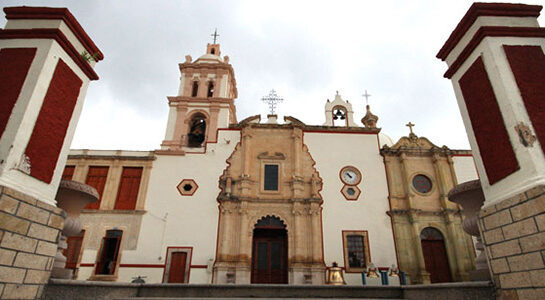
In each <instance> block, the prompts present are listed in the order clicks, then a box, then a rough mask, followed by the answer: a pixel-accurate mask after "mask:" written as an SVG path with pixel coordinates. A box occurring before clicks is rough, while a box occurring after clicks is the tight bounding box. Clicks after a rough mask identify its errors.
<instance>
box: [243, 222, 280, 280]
mask: <svg viewBox="0 0 545 300" xmlns="http://www.w3.org/2000/svg"><path fill="white" fill-rule="evenodd" d="M251 282H252V283H288V232H287V230H286V224H284V222H283V221H282V220H281V219H280V218H278V217H276V216H266V217H263V218H261V219H260V220H259V221H257V223H256V224H255V226H254V230H253V242H252V274H251Z"/></svg>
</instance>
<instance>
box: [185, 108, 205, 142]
mask: <svg viewBox="0 0 545 300" xmlns="http://www.w3.org/2000/svg"><path fill="white" fill-rule="evenodd" d="M205 137H206V117H205V116H204V115H203V114H201V113H196V114H195V115H193V117H192V118H191V121H190V123H189V132H188V134H187V146H188V147H200V146H202V143H203V142H204V139H205Z"/></svg>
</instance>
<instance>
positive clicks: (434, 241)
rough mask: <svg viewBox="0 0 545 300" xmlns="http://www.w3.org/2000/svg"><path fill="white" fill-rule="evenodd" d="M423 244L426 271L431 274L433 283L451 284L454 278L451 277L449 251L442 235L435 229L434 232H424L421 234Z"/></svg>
mask: <svg viewBox="0 0 545 300" xmlns="http://www.w3.org/2000/svg"><path fill="white" fill-rule="evenodd" d="M426 229H428V228H426ZM426 229H425V230H426ZM421 244H422V253H423V255H424V263H425V265H426V271H428V273H430V281H431V283H436V282H451V281H452V277H451V275H450V267H449V264H448V257H447V251H446V248H445V242H444V240H443V236H442V235H441V233H440V232H439V231H438V230H436V229H433V231H430V230H428V231H427V232H426V233H425V232H424V231H423V232H422V234H421Z"/></svg>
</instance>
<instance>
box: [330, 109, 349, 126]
mask: <svg viewBox="0 0 545 300" xmlns="http://www.w3.org/2000/svg"><path fill="white" fill-rule="evenodd" d="M331 113H332V114H333V126H348V119H347V114H346V113H347V112H346V108H345V107H342V106H335V107H334V108H333V110H331Z"/></svg>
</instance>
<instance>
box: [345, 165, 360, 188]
mask: <svg viewBox="0 0 545 300" xmlns="http://www.w3.org/2000/svg"><path fill="white" fill-rule="evenodd" d="M341 180H342V182H344V183H345V184H348V185H356V184H358V183H360V181H361V174H360V172H359V171H358V169H356V168H354V167H344V168H343V169H342V170H341Z"/></svg>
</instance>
